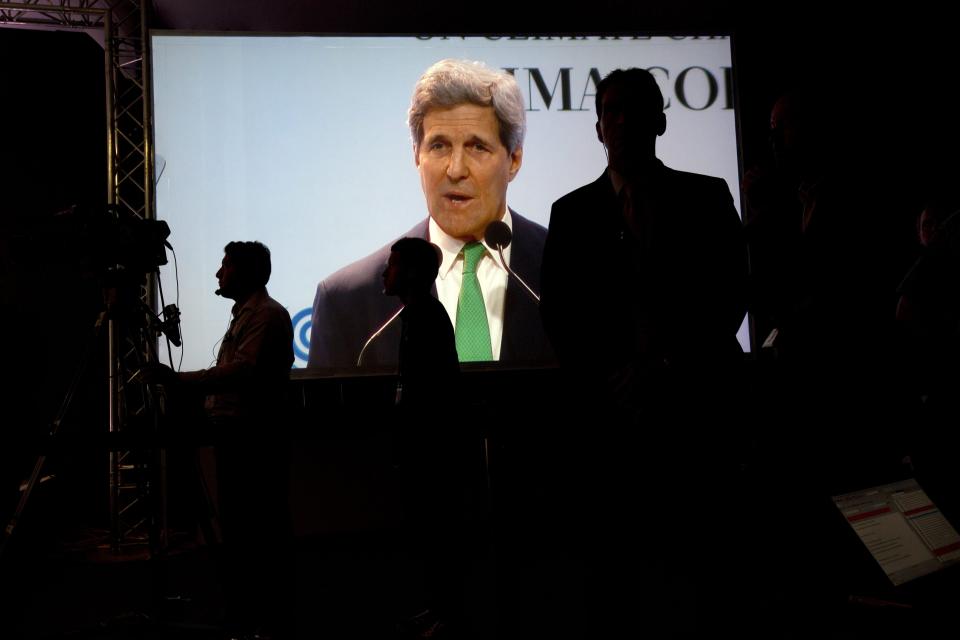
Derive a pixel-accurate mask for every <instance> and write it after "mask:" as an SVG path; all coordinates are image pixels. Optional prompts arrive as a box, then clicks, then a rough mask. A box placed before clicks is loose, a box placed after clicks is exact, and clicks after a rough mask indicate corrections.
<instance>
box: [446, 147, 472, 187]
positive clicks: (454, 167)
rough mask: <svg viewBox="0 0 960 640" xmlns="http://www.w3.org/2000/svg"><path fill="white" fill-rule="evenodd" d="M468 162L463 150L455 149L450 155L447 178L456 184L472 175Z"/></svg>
mask: <svg viewBox="0 0 960 640" xmlns="http://www.w3.org/2000/svg"><path fill="white" fill-rule="evenodd" d="M466 160H467V159H466V158H465V157H464V153H463V149H454V150H453V151H452V152H451V153H450V161H449V162H448V163H447V177H448V178H450V180H452V181H454V182H456V181H458V180H463V179H464V178H466V177H467V176H468V175H470V171H469V169H467V161H466Z"/></svg>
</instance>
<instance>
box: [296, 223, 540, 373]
mask: <svg viewBox="0 0 960 640" xmlns="http://www.w3.org/2000/svg"><path fill="white" fill-rule="evenodd" d="M510 213H511V216H512V220H513V241H512V249H511V252H510V267H511V268H512V269H513V270H514V271H515V272H516V273H517V275H519V276H520V277H521V278H523V279H524V280H525V281H526V282H527V283H528V284H529V285H530V287H531V288H533V290H534V291H539V289H540V260H541V256H542V255H543V245H544V242H545V240H546V235H547V231H546V229H544V228H543V227H541V226H540V225H538V224H537V223H535V222H531V221H530V220H527V219H526V218H524V217H522V216H520V215H518V214H517V213H516V212H515V211H513V210H511V212H510ZM427 223H428V220H424V221H422V222H421V223H420V224H418V225H417V226H415V227H414V228H413V229H411V230H410V231H408V232H407V233H406V234H405V235H406V236H408V237H416V238H424V239H429V238H427V235H428V229H429V226H428V224H427ZM392 245H393V243H392V242H391V243H390V244H388V245H385V246H384V247H382V248H380V249H379V250H377V251H376V252H374V253H373V254H371V255H369V256H367V257H366V258H363V259H361V260H358V261H357V262H354V263H353V264H351V265H348V266H346V267H344V268H343V269H340V270H339V271H337V272H336V273H334V274H333V275H331V276H329V277H328V278H326V279H325V280H324V281H323V282H321V283H320V284H319V285H318V286H317V295H316V298H315V299H314V302H313V327H312V329H311V333H310V359H309V365H308V366H310V367H322V368H329V369H338V370H346V371H349V370H354V371H356V370H357V369H356V363H357V356H358V355H359V354H360V350H361V349H362V348H363V345H364V343H365V342H366V341H367V338H369V337H370V336H371V335H372V334H373V333H374V332H375V331H376V330H377V328H378V327H380V326H381V325H382V324H383V323H384V322H386V321H387V320H388V319H389V318H390V317H391V316H393V315H394V314H395V313H396V312H397V310H398V309H399V308H400V306H401V305H400V301H399V300H398V299H397V298H394V297H388V296H386V295H384V294H383V281H382V280H381V274H382V273H383V269H384V266H385V265H386V263H387V259H388V258H389V257H390V247H391V246H392ZM506 296H507V298H506V301H505V302H504V322H503V340H502V343H501V346H500V362H502V363H505V364H513V365H518V366H521V365H526V364H537V363H550V362H552V361H553V353H552V351H551V349H550V345H549V342H548V341H547V338H546V335H545V334H544V333H543V327H542V325H541V323H540V315H539V313H538V310H537V306H536V304H535V303H534V302H533V300H531V299H530V298H529V297H528V295H527V293H526V292H525V291H523V290H522V287H520V286H519V285H518V284H517V283H516V282H513V281H512V279H511V281H510V282H509V283H508V284H507V293H506ZM399 349H400V320H399V318H398V319H397V320H395V321H394V322H392V323H391V324H390V326H389V327H387V329H386V330H385V331H384V332H383V333H382V334H381V335H380V336H379V337H377V339H376V340H374V341H373V342H372V343H371V344H370V347H369V348H368V349H367V351H366V353H365V354H364V357H363V368H364V369H367V368H379V369H384V368H394V367H396V364H397V359H398V354H399Z"/></svg>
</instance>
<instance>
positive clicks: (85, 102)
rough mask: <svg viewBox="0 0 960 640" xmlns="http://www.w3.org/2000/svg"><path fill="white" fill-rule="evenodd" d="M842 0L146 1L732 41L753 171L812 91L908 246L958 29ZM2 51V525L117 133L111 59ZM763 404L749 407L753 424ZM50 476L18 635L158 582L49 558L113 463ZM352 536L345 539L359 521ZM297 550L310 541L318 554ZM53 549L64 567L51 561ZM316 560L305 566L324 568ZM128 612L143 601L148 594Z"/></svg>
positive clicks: (91, 292)
mask: <svg viewBox="0 0 960 640" xmlns="http://www.w3.org/2000/svg"><path fill="white" fill-rule="evenodd" d="M834 4H835V3H791V4H789V5H777V4H774V3H769V4H764V5H760V6H757V7H756V8H750V7H743V6H740V5H738V4H737V3H733V2H719V3H717V2H682V3H677V2H672V3H670V4H669V6H662V7H661V6H654V5H653V4H650V3H637V2H626V1H623V2H617V1H609V0H608V1H603V2H591V3H588V4H582V5H578V6H576V7H574V8H573V9H560V6H559V5H555V6H553V5H552V6H545V7H544V8H542V9H537V10H532V9H531V10H518V9H517V8H516V7H513V8H511V9H510V10H509V11H504V10H503V9H501V8H500V6H501V5H497V6H496V7H493V6H491V7H480V5H475V6H471V7H458V8H451V7H449V6H448V5H446V4H445V3H440V2H433V1H431V2H426V3H418V4H416V5H415V6H413V5H401V4H398V3H388V2H381V1H376V2H357V3H343V4H340V5H338V6H325V7H315V6H313V3H308V2H295V1H292V0H291V1H288V2H282V3H276V2H274V3H261V2H255V1H254V0H247V1H244V2H231V3H229V6H227V5H222V6H219V5H217V4H216V3H195V2H186V1H183V0H175V1H171V2H160V1H158V2H155V3H154V10H155V15H154V18H153V20H152V24H153V25H155V26H156V27H157V28H168V29H185V30H200V31H219V30H237V31H243V30H250V31H260V32H287V31H293V32H321V33H363V34H371V33H384V34H389V33H409V34H419V33H435V34H440V33H450V34H461V33H467V34H493V33H497V34H500V33H510V34H537V33H539V34H568V33H569V34H572V33H577V34H587V33H596V34H615V33H625V34H628V33H634V32H636V33H653V34H656V33H691V34H692V33H703V34H712V33H718V32H719V33H731V34H732V35H733V37H734V55H735V58H734V64H735V73H736V83H737V90H738V98H739V104H738V108H739V118H740V132H741V142H742V146H741V150H742V160H743V166H744V167H745V168H749V167H751V166H753V165H755V164H765V163H769V161H770V158H769V153H768V149H767V144H766V127H767V123H768V121H769V112H770V107H771V106H772V104H773V102H774V100H775V99H776V97H777V96H778V95H780V94H782V93H783V92H784V91H786V90H788V89H790V88H793V87H797V86H805V87H811V86H812V87H815V88H816V91H817V92H818V93H819V96H820V99H821V100H822V101H823V102H824V104H827V105H829V109H830V111H831V113H832V114H833V121H834V123H835V126H836V133H837V138H836V142H837V144H836V153H837V154H840V155H839V157H841V158H842V161H843V163H848V164H849V167H850V171H851V172H852V173H857V174H858V175H869V176H872V177H873V178H874V182H873V188H874V189H875V190H876V191H877V192H879V193H882V194H884V195H885V196H886V201H887V205H886V206H885V207H884V209H883V210H882V211H877V212H876V215H877V216H883V217H885V218H887V219H888V220H889V221H891V222H893V223H894V224H895V225H902V228H903V230H904V231H903V234H904V235H903V237H904V249H903V250H904V253H906V254H909V253H910V252H911V251H912V250H913V247H912V240H911V233H912V223H913V220H914V217H915V216H916V214H917V212H918V211H919V208H920V206H921V203H922V201H923V198H924V197H925V194H926V193H928V192H929V190H930V189H932V188H934V187H935V186H937V185H942V184H952V183H953V182H954V181H955V176H956V175H957V169H958V165H960V163H958V153H957V150H958V146H957V144H958V142H960V135H958V133H960V125H958V122H957V117H956V109H955V104H956V103H955V100H954V98H955V96H956V93H957V88H956V82H957V81H956V77H957V74H956V64H957V59H958V57H957V55H956V50H955V49H956V44H955V38H954V37H953V35H952V34H951V32H950V31H949V27H950V24H949V20H948V18H947V16H946V15H945V11H939V12H935V11H933V10H932V9H928V8H927V7H926V6H925V5H924V4H923V3H903V4H901V5H890V8H888V9H886V10H885V11H886V12H885V13H881V10H880V9H879V6H880V5H878V4H873V5H867V6H866V7H864V8H862V9H861V8H843V9H840V10H838V9H837V8H836V7H835V6H834ZM481 8H482V11H480V10H479V9H481ZM0 60H3V61H4V71H3V80H2V91H0V123H2V125H0V126H2V127H3V130H2V132H0V176H2V182H0V184H2V186H0V276H2V281H0V304H2V311H0V318H2V324H0V335H2V336H3V337H4V338H5V339H4V353H5V357H4V363H5V368H6V370H7V375H6V376H5V379H6V382H5V384H4V386H3V394H4V399H3V401H2V405H0V406H2V412H3V414H2V415H3V419H2V424H3V427H2V430H0V516H2V519H3V521H4V522H6V520H7V518H8V516H9V514H10V513H11V511H12V509H13V506H14V504H15V501H16V499H17V491H16V486H17V483H18V482H19V481H20V480H21V479H22V478H23V477H25V475H26V473H27V471H28V470H29V468H30V466H31V465H32V463H33V461H34V459H35V455H36V454H37V453H39V452H40V451H41V450H43V446H42V442H41V441H42V434H43V433H44V432H45V429H46V427H47V425H48V423H49V421H50V420H51V418H52V417H53V416H54V415H55V413H56V410H57V408H58V406H59V405H60V403H61V401H62V399H63V394H64V393H65V391H66V389H67V386H68V384H69V380H70V378H71V376H72V375H73V373H74V371H75V370H76V367H77V366H78V363H79V362H80V361H81V360H82V352H83V347H84V344H85V342H86V341H87V339H88V336H89V335H90V334H91V332H92V327H93V322H94V319H95V318H96V315H97V313H98V312H99V310H100V308H101V290H100V283H99V282H98V281H97V279H96V278H95V277H93V276H92V275H91V274H90V273H87V272H85V270H84V269H83V268H80V267H78V266H77V265H78V262H77V258H78V254H82V252H83V249H82V248H81V247H78V246H77V245H76V242H75V240H74V238H75V237H74V236H72V235H71V233H72V232H71V228H70V225H69V224H63V223H62V221H61V219H60V218H58V217H57V216H56V215H55V214H56V213H57V212H60V211H62V210H64V209H65V208H67V207H69V206H70V205H81V206H89V207H96V206H98V205H100V204H102V203H103V202H104V192H105V188H106V171H105V168H104V165H105V160H106V150H105V139H106V135H105V125H104V120H105V117H104V103H105V97H104V79H103V78H104V72H103V51H102V49H101V47H100V46H99V45H98V44H97V43H96V42H95V41H94V40H93V39H92V38H90V37H89V36H87V35H85V34H82V33H75V32H53V31H27V30H20V29H17V30H13V29H0ZM891 259H902V257H892V258H891ZM101 347H102V345H100V346H98V347H97V349H100V350H98V351H96V352H95V353H96V355H95V357H94V358H93V359H92V360H91V361H90V362H89V363H88V368H87V373H86V375H85V376H84V378H83V381H82V383H81V384H80V386H79V389H78V393H77V396H76V398H75V400H74V402H73V405H72V408H71V412H70V415H69V419H68V421H67V422H66V423H65V424H64V426H63V429H62V431H63V433H64V434H65V435H67V436H70V437H72V438H75V439H77V441H82V440H83V439H84V438H85V437H86V436H88V435H90V434H95V433H98V432H101V431H102V430H105V428H106V426H105V421H106V408H107V407H106V404H107V400H106V392H105V389H106V382H105V376H104V369H105V359H106V356H105V354H104V353H103V352H102V349H101ZM751 410H752V407H751V405H750V403H749V402H747V403H746V404H745V406H744V407H743V411H744V415H745V417H746V416H749V414H750V412H751ZM314 417H316V416H314ZM322 419H323V416H320V417H319V421H322ZM333 449H334V450H336V446H334V447H333ZM521 450H522V448H521ZM518 464H522V462H519V463H518ZM52 468H53V469H55V472H56V474H57V476H58V481H57V482H56V486H55V487H49V488H48V487H43V488H42V489H41V491H39V492H38V493H37V495H36V498H35V501H36V502H37V503H39V504H38V505H37V506H34V507H32V508H31V509H30V510H29V511H28V513H27V515H28V516H29V517H27V518H25V520H24V522H23V524H22V526H21V529H20V530H19V531H18V533H19V542H18V545H17V546H16V547H13V549H14V552H15V555H16V558H15V561H9V560H6V559H5V564H4V565H3V566H4V568H5V571H4V573H3V574H0V580H7V579H8V578H11V576H18V578H17V579H18V582H17V584H15V585H11V584H9V583H7V584H6V585H5V587H9V588H10V589H11V593H12V595H11V596H10V597H9V598H6V599H5V606H8V607H10V611H11V612H13V613H11V614H10V615H9V617H7V618H5V619H6V620H7V621H8V623H10V624H12V625H13V626H12V627H9V628H11V633H13V634H14V635H16V634H20V633H23V634H25V635H33V634H36V635H50V636H53V635H55V634H56V633H59V632H60V631H62V630H64V629H70V628H73V627H76V626H83V625H84V624H86V625H89V624H91V623H93V622H95V621H96V620H97V619H99V618H100V617H103V616H107V615H113V614H116V613H118V612H120V611H123V610H124V605H122V604H116V603H117V602H118V599H117V594H118V593H120V592H122V591H123V590H122V589H121V590H119V591H118V590H117V589H115V588H113V587H107V586H102V585H101V583H100V582H96V580H101V581H103V584H107V583H110V584H113V585H114V586H115V585H117V584H120V583H121V582H122V581H123V580H124V579H127V578H129V575H135V576H136V580H141V582H139V583H137V584H141V585H142V586H143V588H144V589H147V586H146V585H147V582H149V581H148V580H147V582H142V581H143V580H146V578H144V577H143V575H141V574H139V573H137V570H136V569H133V570H132V569H130V568H115V569H112V570H103V569H101V568H97V569H89V568H88V569H85V571H88V572H87V573H82V572H80V573H71V570H70V569H69V567H70V566H71V565H70V564H69V563H68V562H66V561H65V560H63V557H62V555H57V554H58V553H59V551H57V550H59V549H61V548H62V546H61V545H62V543H63V540H65V539H69V540H73V541H76V539H77V538H78V536H79V537H82V535H83V534H82V533H81V532H83V531H85V530H87V529H90V528H93V529H98V528H99V529H102V528H104V527H106V526H107V509H106V469H107V459H106V454H105V453H104V452H103V451H101V450H99V449H97V448H96V447H92V446H91V447H79V448H76V449H74V450H73V451H71V452H69V453H64V452H62V451H61V452H59V453H57V454H56V455H54V457H53V460H52ZM318 477H319V479H317V478H315V480H316V481H317V482H323V481H325V480H329V479H330V478H329V477H324V473H323V472H320V473H319V474H318ZM308 493H309V492H308ZM348 495H349V494H348ZM374 503H375V501H374ZM374 503H370V504H374ZM373 520H374V521H376V520H377V517H373ZM352 521H353V522H356V521H357V520H356V518H354V519H353V520H352ZM327 524H329V523H327ZM334 528H336V527H334ZM345 529H346V530H347V532H348V533H349V529H350V526H349V525H347V526H345ZM338 535H340V537H339V538H336V539H337V540H340V541H341V542H338V543H337V544H342V545H344V546H343V548H344V549H348V551H344V552H343V553H342V554H341V555H339V556H335V557H334V556H329V555H328V556H324V559H323V560H322V562H324V563H326V564H324V565H323V567H321V568H317V569H316V570H317V571H328V572H333V573H336V572H337V571H338V570H340V569H342V570H343V575H347V574H349V573H350V571H352V569H351V570H347V569H344V568H343V567H346V566H348V565H350V562H351V559H352V561H355V562H357V563H359V565H356V564H355V565H351V566H354V567H356V566H360V565H362V566H367V567H369V566H372V565H374V564H376V561H375V560H373V559H371V558H370V557H369V555H366V556H364V555H363V554H359V555H357V552H355V551H350V549H354V548H355V547H353V546H351V545H353V544H355V543H354V542H342V541H343V540H355V539H357V537H358V536H359V537H362V535H367V534H357V536H354V538H350V536H349V535H342V534H338ZM308 538H309V537H308ZM310 540H312V538H310ZM301 544H303V545H304V548H310V546H311V544H313V543H312V542H310V541H309V540H308V541H307V542H303V540H301ZM328 548H329V547H328ZM51 553H53V555H54V556H55V557H56V558H57V559H56V560H49V559H47V560H43V561H41V560H40V559H41V558H49V557H50V554H51ZM350 554H354V555H350ZM311 557H312V558H313V560H310V558H311ZM317 557H318V556H307V559H306V560H303V562H306V563H307V564H308V565H309V563H310V562H321V560H318V559H317ZM332 558H333V559H332ZM11 563H12V565H11ZM364 563H366V564H364ZM188 565H189V566H188ZM85 566H88V567H89V565H85ZM183 566H184V567H186V568H184V569H183V574H184V575H189V576H192V577H190V578H189V581H193V583H194V584H197V583H199V584H204V581H205V580H206V581H209V578H207V577H204V576H206V575H207V574H206V573H205V570H204V568H203V565H202V564H201V565H199V567H200V568H197V567H196V566H193V565H190V564H189V563H188V562H185V563H184V565H183ZM338 567H340V569H338ZM110 571H114V573H110ZM304 571H308V570H306V569H305V570H304ZM370 571H373V570H372V569H370ZM124 572H128V573H129V575H128V574H127V573H124ZM24 575H26V576H28V577H27V578H26V579H24V578H23V576H24ZM338 575H339V574H338ZM91 576H93V577H91ZM118 576H120V577H119V578H118ZM124 576H126V578H124ZM184 579H185V580H187V578H184ZM88 580H92V581H94V582H89V581H88ZM136 580H135V581H136ZM51 584H52V585H59V586H53V587H51V586H50V585H51ZM91 584H96V585H101V586H96V587H90V585H91ZM64 585H71V586H69V587H68V586H64ZM77 594H86V595H87V596H89V595H91V594H99V596H98V597H97V598H96V599H98V600H101V601H113V602H114V603H115V606H113V608H111V607H106V608H105V609H103V610H102V611H98V610H95V609H94V608H90V607H85V606H83V605H82V604H78V600H77V597H78V596H77ZM110 594H112V595H110ZM128 595H129V593H128ZM328 595H329V594H328ZM301 598H302V596H301ZM201 600H202V598H201ZM119 601H122V602H126V601H125V600H123V598H120V599H119ZM68 602H69V603H72V604H66V603H68ZM127 604H129V605H130V608H136V607H135V605H136V604H137V601H135V600H131V601H130V602H127ZM214 606H215V605H210V607H214ZM307 606H308V607H309V605H307ZM201 617H203V616H201ZM58 619H60V621H59V622H56V621H57V620H58ZM40 620H42V621H43V624H39V621H40ZM0 624H4V623H0ZM0 629H2V627H0ZM13 629H17V630H16V631H13ZM25 629H33V631H29V632H28V631H25ZM0 635H3V636H4V637H12V636H7V634H6V633H3V632H2V631H0ZM348 635H349V634H348Z"/></svg>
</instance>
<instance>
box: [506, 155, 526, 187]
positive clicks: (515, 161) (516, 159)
mask: <svg viewBox="0 0 960 640" xmlns="http://www.w3.org/2000/svg"><path fill="white" fill-rule="evenodd" d="M522 164H523V147H517V148H516V149H514V151H513V153H511V154H510V178H509V179H508V182H513V179H514V178H516V177H517V172H519V171H520V165H522Z"/></svg>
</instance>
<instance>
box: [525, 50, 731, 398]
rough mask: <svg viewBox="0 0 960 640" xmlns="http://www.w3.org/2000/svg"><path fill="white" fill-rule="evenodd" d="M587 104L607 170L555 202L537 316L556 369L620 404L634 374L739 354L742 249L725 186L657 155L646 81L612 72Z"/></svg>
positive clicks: (658, 101)
mask: <svg viewBox="0 0 960 640" xmlns="http://www.w3.org/2000/svg"><path fill="white" fill-rule="evenodd" d="M596 108H597V124H596V129H597V137H598V138H599V140H600V142H601V143H603V145H604V147H605V149H606V152H607V158H608V166H607V170H606V171H605V172H604V173H603V175H601V176H600V177H599V178H598V179H597V180H596V181H594V182H593V183H591V184H589V185H586V186H584V187H581V188H580V189H577V190H576V191H574V192H572V193H570V194H567V195H566V196H564V197H563V198H561V199H560V200H558V201H557V202H555V203H554V205H553V210H552V213H551V217H550V230H549V232H548V237H547V246H546V249H545V254H544V263H543V270H542V286H543V300H542V303H541V311H542V315H543V321H544V327H545V328H546V330H547V334H548V336H549V337H550V340H551V342H552V344H553V346H554V349H555V350H556V352H557V355H558V357H559V358H560V361H561V364H563V365H565V366H568V367H571V368H574V369H579V370H581V371H585V370H589V372H590V378H591V380H593V381H596V382H598V383H599V384H601V385H602V386H603V385H605V387H606V390H607V391H609V392H614V393H616V394H617V395H618V397H619V398H620V400H622V401H625V402H630V400H629V396H630V393H631V392H632V391H635V390H636V388H635V385H636V383H637V381H638V376H641V375H645V374H646V373H649V372H655V371H658V370H677V369H680V370H696V369H700V368H703V367H709V366H714V365H715V364H717V363H719V362H729V361H730V360H731V359H735V358H736V357H737V356H738V355H739V354H740V353H741V349H740V346H739V343H738V342H737V338H736V333H737V330H738V329H739V327H740V324H741V322H742V320H743V317H744V313H745V311H746V306H745V290H744V287H745V279H746V275H747V257H746V248H745V244H744V240H743V237H742V229H741V225H740V219H739V216H738V215H737V212H736V210H735V209H734V207H733V200H732V198H731V197H730V191H729V189H728V188H727V185H726V183H725V182H724V181H723V180H721V179H719V178H712V177H708V176H702V175H697V174H692V173H685V172H682V171H676V170H674V169H670V168H668V167H666V166H664V165H663V163H662V162H660V160H658V159H657V158H656V155H655V150H656V139H657V137H658V136H660V135H663V133H664V131H665V130H666V117H665V115H664V113H663V96H662V94H661V93H660V89H659V87H658V86H657V84H656V81H655V80H654V79H653V76H651V75H650V74H649V73H648V72H646V71H644V70H642V69H628V70H616V71H614V72H612V73H611V74H610V75H608V76H607V77H606V78H604V80H603V81H601V83H600V85H599V86H598V87H597V96H596Z"/></svg>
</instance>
